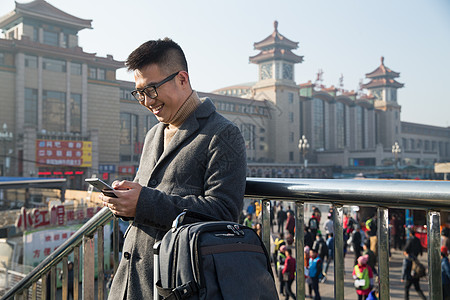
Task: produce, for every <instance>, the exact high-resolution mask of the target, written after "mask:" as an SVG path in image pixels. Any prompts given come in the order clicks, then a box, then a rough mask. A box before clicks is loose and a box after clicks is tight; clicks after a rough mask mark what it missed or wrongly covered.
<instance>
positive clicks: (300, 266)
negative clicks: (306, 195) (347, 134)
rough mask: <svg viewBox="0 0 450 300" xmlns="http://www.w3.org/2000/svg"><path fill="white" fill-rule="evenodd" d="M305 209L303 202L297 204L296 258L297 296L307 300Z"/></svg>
mask: <svg viewBox="0 0 450 300" xmlns="http://www.w3.org/2000/svg"><path fill="white" fill-rule="evenodd" d="M304 209H305V207H304V204H303V202H300V201H296V202H295V228H296V229H295V257H296V260H297V267H296V268H297V270H296V272H297V278H296V289H297V291H296V295H297V299H305V260H304V257H305V256H304V255H305V254H304V252H305V249H304V248H305V232H304V229H303V228H304V226H305V211H304Z"/></svg>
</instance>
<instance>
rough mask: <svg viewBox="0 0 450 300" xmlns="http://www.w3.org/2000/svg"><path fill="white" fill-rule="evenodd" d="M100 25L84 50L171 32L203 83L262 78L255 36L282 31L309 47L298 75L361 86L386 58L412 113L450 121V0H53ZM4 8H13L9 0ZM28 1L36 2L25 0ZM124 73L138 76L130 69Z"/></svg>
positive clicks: (0, 10) (420, 119)
mask: <svg viewBox="0 0 450 300" xmlns="http://www.w3.org/2000/svg"><path fill="white" fill-rule="evenodd" d="M47 1H48V2H49V3H50V4H52V5H54V6H56V7H57V8H59V9H61V10H63V11H65V12H67V13H69V14H72V15H74V16H77V17H80V18H83V19H92V26H93V29H92V30H91V29H85V30H82V31H81V32H80V33H79V44H80V46H81V47H83V49H84V51H86V52H91V53H94V52H95V53H97V54H98V55H100V56H106V54H112V55H113V56H114V58H115V59H117V60H125V59H126V57H127V56H128V54H129V53H130V52H131V51H133V50H134V49H135V48H136V47H138V46H139V45H140V44H142V43H143V42H145V41H147V40H149V39H157V38H163V37H166V36H167V37H170V38H172V39H174V40H175V41H176V42H178V43H179V44H180V45H181V47H182V48H183V49H184V51H185V54H186V57H187V59H188V64H189V74H190V77H191V82H192V85H193V87H194V89H196V90H198V91H201V92H210V91H213V90H214V89H217V88H221V87H226V86H230V85H234V84H239V83H246V82H252V81H256V80H257V66H256V65H254V64H250V63H249V56H253V55H255V54H257V53H258V52H257V51H256V50H254V47H253V43H254V42H258V41H261V40H262V39H264V38H265V37H267V36H268V35H270V34H271V33H272V32H273V22H274V20H277V21H278V23H279V25H278V31H279V32H280V33H281V34H283V35H284V36H285V37H287V38H289V39H290V40H293V41H296V42H299V48H298V49H296V50H294V53H296V54H297V55H302V56H304V62H303V63H301V64H298V65H297V66H296V68H295V72H296V75H295V76H296V77H295V78H296V82H297V83H304V82H307V81H308V80H311V81H314V80H315V78H316V74H317V71H318V70H319V69H322V70H323V72H324V74H323V79H324V84H326V85H328V86H331V85H335V86H337V85H338V83H339V77H340V76H341V74H343V77H344V88H345V89H347V90H356V89H357V88H358V85H359V81H360V80H361V79H364V83H366V82H368V81H367V79H365V74H366V73H369V72H372V71H373V70H375V69H376V68H377V67H378V66H379V65H380V57H381V56H384V57H385V60H384V62H385V65H386V66H387V67H389V68H390V69H391V70H393V71H396V72H399V73H400V77H399V78H398V79H397V81H398V82H401V83H404V84H405V87H404V88H402V89H400V90H399V95H398V102H399V104H400V105H401V106H402V115H401V118H402V120H403V121H407V122H415V123H423V124H429V125H437V126H445V127H447V126H450V96H449V95H450V89H449V90H447V88H448V87H449V86H450V75H449V72H450V1H448V0H428V1H424V0H376V1H375V0H371V1H369V0H310V1H306V0H291V1H285V0H278V1H267V0H258V1H255V0H226V1H223V0H222V1H214V0H191V1H164V0H160V1H153V0H128V1H121V0H77V1H68V0H47ZM1 2H2V4H1V6H0V14H1V15H4V14H6V13H7V12H9V11H11V10H13V9H14V1H13V0H2V1H1ZM18 2H20V3H24V2H29V1H21V0H18ZM118 79H122V80H130V81H132V80H133V77H132V74H130V73H128V72H127V71H126V70H125V69H122V70H119V71H118Z"/></svg>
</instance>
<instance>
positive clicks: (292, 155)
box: [289, 151, 294, 161]
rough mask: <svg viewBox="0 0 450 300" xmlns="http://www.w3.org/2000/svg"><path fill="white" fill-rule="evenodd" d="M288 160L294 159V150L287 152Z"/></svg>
mask: <svg viewBox="0 0 450 300" xmlns="http://www.w3.org/2000/svg"><path fill="white" fill-rule="evenodd" d="M289 160H290V161H293V160H294V152H292V151H290V152H289Z"/></svg>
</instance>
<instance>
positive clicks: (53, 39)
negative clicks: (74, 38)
mask: <svg viewBox="0 0 450 300" xmlns="http://www.w3.org/2000/svg"><path fill="white" fill-rule="evenodd" d="M43 43H44V44H46V45H51V46H59V39H58V33H57V32H54V31H48V30H44V41H43Z"/></svg>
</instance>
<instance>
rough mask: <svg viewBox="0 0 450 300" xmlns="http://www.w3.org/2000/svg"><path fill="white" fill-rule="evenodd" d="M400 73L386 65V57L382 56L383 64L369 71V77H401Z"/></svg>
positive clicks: (367, 75)
mask: <svg viewBox="0 0 450 300" xmlns="http://www.w3.org/2000/svg"><path fill="white" fill-rule="evenodd" d="M399 76H400V73H397V72H394V71H392V70H391V69H389V68H388V67H386V66H385V65H384V57H383V56H382V57H381V65H380V66H379V67H378V68H376V69H375V70H374V71H373V72H370V73H367V74H366V77H367V78H376V77H389V78H396V77H399Z"/></svg>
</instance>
